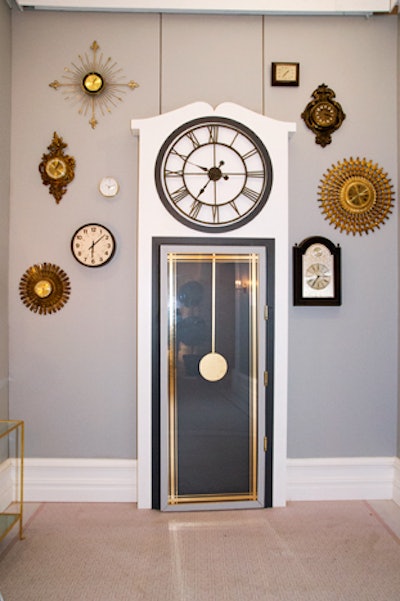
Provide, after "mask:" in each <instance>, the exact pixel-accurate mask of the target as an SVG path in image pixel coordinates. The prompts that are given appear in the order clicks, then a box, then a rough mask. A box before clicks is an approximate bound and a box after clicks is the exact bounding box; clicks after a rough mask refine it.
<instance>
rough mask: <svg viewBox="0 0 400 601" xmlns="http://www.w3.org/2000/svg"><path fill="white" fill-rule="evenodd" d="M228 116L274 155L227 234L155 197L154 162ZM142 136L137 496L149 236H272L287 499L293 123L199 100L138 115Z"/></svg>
mask: <svg viewBox="0 0 400 601" xmlns="http://www.w3.org/2000/svg"><path fill="white" fill-rule="evenodd" d="M212 115H213V116H219V117H226V118H229V119H233V120H235V121H238V122H239V123H243V124H244V125H246V126H247V127H249V128H250V129H252V130H253V131H254V132H255V133H256V134H257V135H258V137H259V138H260V139H261V140H262V141H263V142H264V144H265V146H266V148H267V150H268V152H269V154H270V157H271V161H272V168H273V184H272V190H271V194H270V197H269V199H268V201H267V203H266V205H265V206H264V208H263V209H262V210H261V212H260V213H259V214H258V215H257V216H256V217H255V218H254V219H253V220H252V221H250V222H249V223H246V224H245V225H243V226H242V227H239V228H237V229H235V230H232V231H229V232H223V233H219V234H217V233H212V232H204V233H203V232H199V231H195V230H193V229H192V228H190V227H188V226H186V225H184V224H183V223H180V222H179V221H177V220H176V219H174V217H173V216H172V215H170V213H169V212H168V211H167V210H166V209H165V207H164V206H163V204H162V202H161V200H160V199H159V197H158V193H157V189H156V185H155V178H154V166H155V162H156V158H157V155H158V152H159V149H160V147H161V145H162V144H163V142H164V140H165V139H166V138H167V137H168V136H169V135H170V134H171V132H172V131H174V130H175V129H176V128H178V127H179V126H180V125H182V124H183V123H186V122H188V121H191V120H192V119H197V118H199V117H205V116H212ZM131 129H132V132H133V134H134V135H137V136H139V153H138V154H139V165H138V168H139V175H138V220H137V222H138V229H137V291H138V292H137V295H138V296H137V315H138V324H137V349H138V353H137V404H138V408H137V477H138V482H137V487H138V489H137V500H138V507H139V508H150V507H151V498H152V491H151V487H152V473H151V469H152V465H151V453H152V430H151V412H152V390H151V382H152V373H151V368H152V336H151V332H152V315H151V311H150V310H149V309H150V307H151V306H152V239H153V238H154V237H168V236H170V237H182V238H186V239H187V238H199V237H203V236H207V237H210V236H212V237H214V236H215V237H216V238H219V239H222V238H224V237H229V238H237V239H242V238H271V239H274V240H275V342H274V353H275V367H274V440H273V445H274V446H273V506H274V507H278V506H283V505H285V503H286V441H287V364H288V310H289V307H288V302H289V301H288V299H289V290H288V282H289V276H288V272H289V239H288V170H289V165H288V150H289V149H288V145H289V137H290V136H289V134H291V133H293V132H295V131H296V124H295V123H287V122H283V121H277V120H275V119H270V118H269V117H265V116H264V115H261V114H259V113H255V112H254V111H250V110H249V109H247V108H244V107H241V106H239V105H236V104H233V103H229V102H226V103H223V104H220V105H219V106H217V107H216V108H215V109H214V108H213V107H211V106H210V105H209V104H207V103H205V102H196V103H193V104H190V105H187V106H184V107H182V108H179V109H177V110H174V111H171V112H169V113H165V114H163V115H159V116H156V117H151V118H147V119H139V120H135V119H133V120H132V121H131Z"/></svg>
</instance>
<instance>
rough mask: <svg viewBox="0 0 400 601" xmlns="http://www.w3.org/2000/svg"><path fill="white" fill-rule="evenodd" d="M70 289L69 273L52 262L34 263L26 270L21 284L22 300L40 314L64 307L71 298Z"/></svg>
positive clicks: (53, 311)
mask: <svg viewBox="0 0 400 601" xmlns="http://www.w3.org/2000/svg"><path fill="white" fill-rule="evenodd" d="M70 291H71V287H70V283H69V278H68V276H67V274H66V273H65V271H63V270H62V269H61V268H60V267H58V266H57V265H53V264H52V263H39V264H37V265H32V266H31V267H29V268H28V269H27V270H26V271H25V273H24V274H23V276H22V278H21V281H20V284H19V293H20V297H21V300H22V302H23V303H24V305H25V306H26V307H28V309H30V310H31V311H33V312H34V313H39V315H46V313H55V312H56V311H59V310H60V309H62V308H63V306H64V305H65V303H66V302H67V301H68V299H69V295H70Z"/></svg>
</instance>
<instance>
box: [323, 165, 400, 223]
mask: <svg viewBox="0 0 400 601" xmlns="http://www.w3.org/2000/svg"><path fill="white" fill-rule="evenodd" d="M318 200H319V202H320V207H321V210H322V212H323V213H324V214H325V219H327V220H329V223H331V224H334V225H335V228H339V229H340V231H343V230H344V231H345V232H346V233H347V234H349V233H352V234H353V235H355V234H356V233H359V234H360V235H361V234H362V233H363V232H366V233H367V234H368V232H369V230H371V231H373V230H374V229H375V228H376V227H377V228H379V226H380V224H381V223H383V222H384V221H385V219H388V218H389V215H390V213H391V212H392V210H391V209H392V204H393V187H392V186H391V184H390V180H389V179H388V177H387V174H386V173H384V171H383V169H382V168H380V167H379V166H378V165H377V164H374V163H373V162H372V161H369V160H367V159H365V158H363V159H361V160H360V159H359V158H357V159H355V160H354V159H353V158H352V157H351V158H350V159H349V160H347V159H343V161H342V162H338V163H337V164H336V165H332V168H331V169H329V170H328V171H327V172H326V173H325V174H324V176H323V178H322V180H321V185H320V186H319V199H318Z"/></svg>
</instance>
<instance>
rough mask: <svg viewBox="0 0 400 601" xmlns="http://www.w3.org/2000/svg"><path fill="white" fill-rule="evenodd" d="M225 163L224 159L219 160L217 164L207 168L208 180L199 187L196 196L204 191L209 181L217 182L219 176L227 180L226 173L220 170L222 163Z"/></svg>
mask: <svg viewBox="0 0 400 601" xmlns="http://www.w3.org/2000/svg"><path fill="white" fill-rule="evenodd" d="M224 164H225V161H220V162H219V165H218V166H214V167H211V168H210V169H208V170H207V171H208V181H207V183H206V184H205V185H204V186H203V187H202V188H201V189H200V191H199V193H198V194H197V197H196V198H198V197H199V196H201V194H203V192H204V191H205V189H206V188H207V186H208V184H209V183H210V182H217V181H219V180H220V179H221V178H222V179H224V180H228V179H229V175H227V174H223V173H222V171H221V167H222V165H224Z"/></svg>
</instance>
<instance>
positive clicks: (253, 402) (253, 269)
mask: <svg viewBox="0 0 400 601" xmlns="http://www.w3.org/2000/svg"><path fill="white" fill-rule="evenodd" d="M249 259H250V265H249V266H250V291H251V293H250V294H249V303H250V307H249V317H250V324H249V325H250V373H249V377H250V383H249V384H250V407H249V409H250V411H249V417H250V424H249V426H250V433H249V434H250V466H249V469H250V493H251V495H252V497H253V499H254V500H256V499H257V465H258V456H257V447H258V437H257V432H258V419H257V417H258V369H257V364H258V353H257V348H258V337H257V312H258V294H257V291H258V269H257V266H258V265H257V255H255V254H254V253H253V254H252V255H250V257H249Z"/></svg>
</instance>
